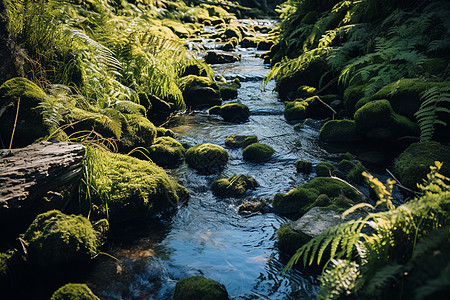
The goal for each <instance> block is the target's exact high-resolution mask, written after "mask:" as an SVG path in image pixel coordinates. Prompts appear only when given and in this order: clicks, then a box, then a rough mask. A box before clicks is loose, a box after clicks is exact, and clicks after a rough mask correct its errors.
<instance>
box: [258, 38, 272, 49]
mask: <svg viewBox="0 0 450 300" xmlns="http://www.w3.org/2000/svg"><path fill="white" fill-rule="evenodd" d="M272 46H273V41H270V40H262V41H260V42H259V43H258V46H257V47H256V49H258V50H270V48H271V47H272Z"/></svg>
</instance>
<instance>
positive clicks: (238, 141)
mask: <svg viewBox="0 0 450 300" xmlns="http://www.w3.org/2000/svg"><path fill="white" fill-rule="evenodd" d="M257 142H258V137H257V136H256V135H238V134H232V135H230V136H228V137H227V138H226V139H225V146H227V147H230V148H245V147H247V146H248V145H251V144H253V143H257Z"/></svg>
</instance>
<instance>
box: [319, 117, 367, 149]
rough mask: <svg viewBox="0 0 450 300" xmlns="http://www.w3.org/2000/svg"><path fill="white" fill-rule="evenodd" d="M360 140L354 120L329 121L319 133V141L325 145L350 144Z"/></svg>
mask: <svg viewBox="0 0 450 300" xmlns="http://www.w3.org/2000/svg"><path fill="white" fill-rule="evenodd" d="M360 140H361V135H360V133H359V132H358V131H357V127H356V123H355V121H354V120H330V121H328V122H326V123H325V124H324V125H323V126H322V128H320V132H319V141H322V142H325V143H351V142H357V141H360Z"/></svg>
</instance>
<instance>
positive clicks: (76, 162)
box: [0, 142, 85, 218]
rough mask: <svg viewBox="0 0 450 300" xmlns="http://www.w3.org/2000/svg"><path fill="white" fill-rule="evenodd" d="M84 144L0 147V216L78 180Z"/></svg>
mask: <svg viewBox="0 0 450 300" xmlns="http://www.w3.org/2000/svg"><path fill="white" fill-rule="evenodd" d="M84 153H85V147H84V146H83V145H78V144H69V143H64V142H56V143H52V142H43V143H39V144H35V145H31V146H28V147H25V148H20V149H10V150H6V149H2V150H0V218H1V217H3V216H6V215H8V216H10V215H17V214H21V213H22V212H26V210H27V209H28V208H30V207H32V206H33V202H34V201H35V200H36V199H38V198H40V197H42V196H43V195H45V194H46V193H47V192H49V191H52V190H54V189H56V188H58V187H62V186H65V185H69V184H71V183H74V182H76V181H78V180H79V178H80V176H81V174H82V164H81V162H82V159H83V157H84Z"/></svg>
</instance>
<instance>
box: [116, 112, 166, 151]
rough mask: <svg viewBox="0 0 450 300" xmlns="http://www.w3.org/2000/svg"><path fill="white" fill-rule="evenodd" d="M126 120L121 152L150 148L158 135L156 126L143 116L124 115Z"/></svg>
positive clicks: (121, 140)
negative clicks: (137, 148)
mask: <svg viewBox="0 0 450 300" xmlns="http://www.w3.org/2000/svg"><path fill="white" fill-rule="evenodd" d="M124 118H125V119H124V121H123V125H122V126H123V135H122V138H121V139H120V141H119V142H120V148H121V150H122V151H130V150H132V149H134V148H136V147H144V148H148V147H150V145H152V144H153V142H154V140H155V138H156V135H157V131H156V127H155V125H153V123H152V122H150V121H149V120H148V119H147V118H145V117H143V116H141V115H124Z"/></svg>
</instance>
